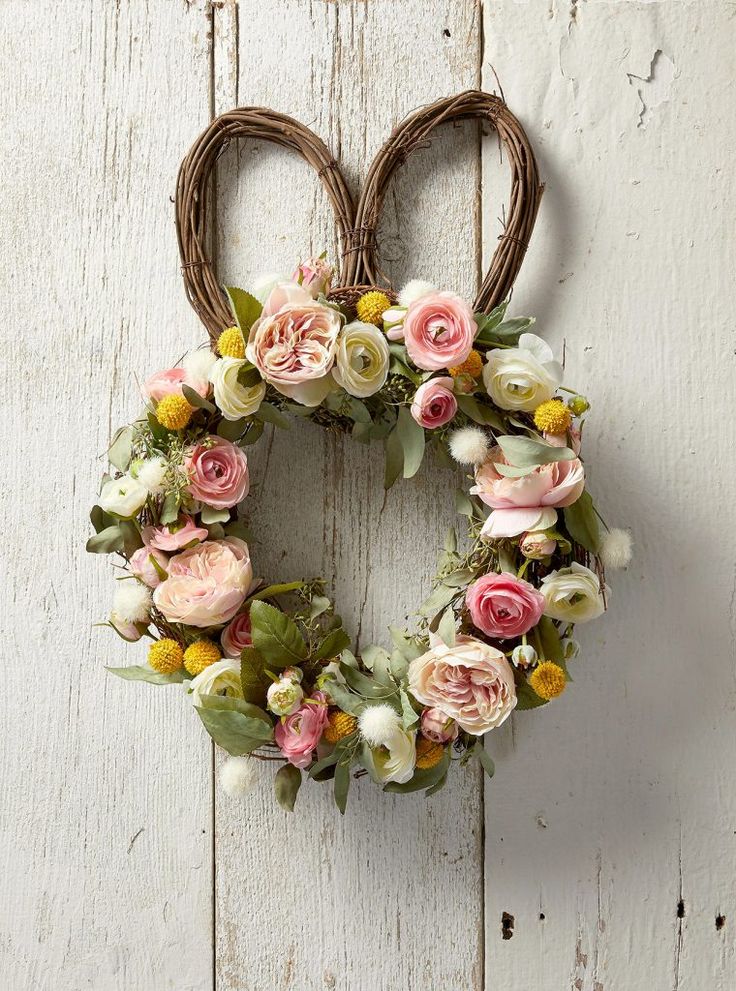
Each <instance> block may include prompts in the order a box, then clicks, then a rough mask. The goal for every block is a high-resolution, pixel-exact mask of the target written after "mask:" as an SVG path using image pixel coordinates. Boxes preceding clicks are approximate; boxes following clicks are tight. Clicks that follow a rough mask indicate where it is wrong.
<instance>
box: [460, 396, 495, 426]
mask: <svg viewBox="0 0 736 991" xmlns="http://www.w3.org/2000/svg"><path fill="white" fill-rule="evenodd" d="M455 398H456V399H457V405H458V407H459V409H460V410H461V411H462V412H463V413H464V414H465V415H466V416H467V417H469V418H470V419H471V420H472V421H473V422H474V423H479V424H480V425H481V426H484V427H495V428H496V430H504V429H505V425H504V422H503V417H502V416H501V414H500V413H499V412H498V411H497V410H496V409H495V408H493V407H491V406H488V405H487V404H486V403H481V402H479V401H478V400H477V399H475V398H474V397H473V396H462V395H461V396H456V397H455Z"/></svg>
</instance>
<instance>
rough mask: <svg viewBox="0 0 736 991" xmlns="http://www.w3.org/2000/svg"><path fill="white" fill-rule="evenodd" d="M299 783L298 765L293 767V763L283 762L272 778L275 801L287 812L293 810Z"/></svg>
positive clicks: (300, 780) (300, 782)
mask: <svg viewBox="0 0 736 991" xmlns="http://www.w3.org/2000/svg"><path fill="white" fill-rule="evenodd" d="M301 784H302V772H301V771H300V770H299V768H298V767H294V765H293V764H284V766H283V767H280V768H279V769H278V771H277V772H276V776H275V777H274V779H273V789H274V793H275V795H276V801H277V802H278V803H279V805H280V806H281V808H282V809H286V811H287V812H293V811H294V803H295V802H296V796H297V794H298V792H299V789H300V788H301Z"/></svg>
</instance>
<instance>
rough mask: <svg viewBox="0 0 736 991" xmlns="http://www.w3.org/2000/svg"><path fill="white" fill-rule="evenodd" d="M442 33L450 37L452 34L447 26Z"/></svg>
mask: <svg viewBox="0 0 736 991" xmlns="http://www.w3.org/2000/svg"><path fill="white" fill-rule="evenodd" d="M442 33H443V34H444V36H445V37H446V38H451V37H452V35H451V34H450V29H449V28H445V30H444V31H443V32H442Z"/></svg>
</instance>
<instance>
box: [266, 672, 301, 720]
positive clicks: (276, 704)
mask: <svg viewBox="0 0 736 991" xmlns="http://www.w3.org/2000/svg"><path fill="white" fill-rule="evenodd" d="M303 698H304V692H303V691H302V690H301V688H300V686H299V683H298V682H297V681H294V680H293V679H292V678H279V680H278V681H275V682H274V683H273V684H272V685H271V686H270V687H269V689H268V692H267V693H266V704H267V707H268V708H269V709H270V710H271V712H273V714H274V715H275V716H290V715H291V714H292V713H294V712H296V710H297V709H298V708H299V706H300V705H301V701H302V699H303Z"/></svg>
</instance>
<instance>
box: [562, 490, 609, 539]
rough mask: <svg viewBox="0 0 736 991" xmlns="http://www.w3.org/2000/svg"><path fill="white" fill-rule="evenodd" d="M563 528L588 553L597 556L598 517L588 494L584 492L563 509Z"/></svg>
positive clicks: (599, 537)
mask: <svg viewBox="0 0 736 991" xmlns="http://www.w3.org/2000/svg"><path fill="white" fill-rule="evenodd" d="M564 515H565V526H566V527H567V530H568V533H569V534H570V536H571V537H572V539H573V540H574V541H575V542H576V543H578V544H582V546H583V547H584V548H585V549H586V550H587V551H590V552H591V554H597V553H598V548H599V547H600V540H601V536H600V528H599V526H598V517H597V516H596V513H595V509H594V508H593V500H592V499H591V497H590V493H589V492H587V491H585V492H583V494H582V495H581V496H580V498H579V499H578V500H577V501H576V502H574V503H573V504H572V506H567V507H566V508H565V509H564Z"/></svg>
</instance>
